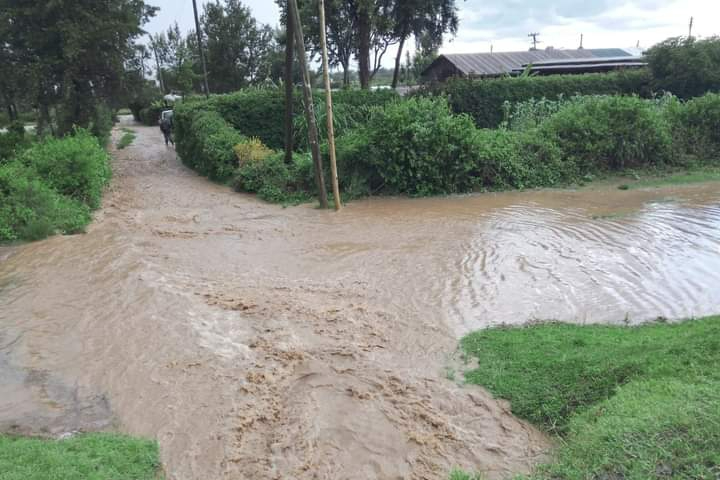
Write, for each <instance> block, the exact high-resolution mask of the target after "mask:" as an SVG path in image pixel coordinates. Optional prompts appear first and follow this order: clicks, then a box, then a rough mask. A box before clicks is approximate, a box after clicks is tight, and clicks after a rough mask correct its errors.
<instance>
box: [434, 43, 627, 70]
mask: <svg viewBox="0 0 720 480" xmlns="http://www.w3.org/2000/svg"><path fill="white" fill-rule="evenodd" d="M628 56H631V55H630V53H628V52H626V51H625V50H622V49H620V48H597V49H595V48H593V49H581V50H556V49H547V50H533V51H526V52H497V53H453V54H445V55H440V56H439V57H438V58H437V59H435V61H434V62H433V63H431V64H430V65H429V66H428V67H427V68H426V69H425V71H424V72H423V75H425V74H426V73H427V72H429V71H430V70H432V69H433V68H434V67H435V66H436V65H438V64H439V63H440V62H442V61H443V59H444V60H446V61H448V62H450V63H451V64H453V65H454V66H455V67H456V68H457V69H458V70H459V71H460V72H461V73H462V74H463V75H470V76H498V75H504V74H509V73H512V71H513V70H516V69H518V68H521V67H522V66H523V65H527V64H529V63H532V64H535V63H536V62H540V61H545V60H562V59H566V60H571V59H587V58H608V57H628Z"/></svg>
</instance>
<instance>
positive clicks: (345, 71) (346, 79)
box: [342, 62, 350, 87]
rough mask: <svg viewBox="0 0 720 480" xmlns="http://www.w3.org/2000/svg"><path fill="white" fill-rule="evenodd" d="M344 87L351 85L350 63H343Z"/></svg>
mask: <svg viewBox="0 0 720 480" xmlns="http://www.w3.org/2000/svg"><path fill="white" fill-rule="evenodd" d="M342 68H343V87H347V86H348V85H350V65H349V62H343V64H342Z"/></svg>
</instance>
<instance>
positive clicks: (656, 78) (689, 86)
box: [646, 37, 720, 99]
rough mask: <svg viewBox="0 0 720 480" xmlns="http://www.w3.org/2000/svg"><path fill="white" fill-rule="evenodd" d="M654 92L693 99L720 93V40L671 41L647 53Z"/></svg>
mask: <svg viewBox="0 0 720 480" xmlns="http://www.w3.org/2000/svg"><path fill="white" fill-rule="evenodd" d="M646 58H647V61H648V66H649V68H650V71H651V72H652V77H653V80H652V84H653V88H655V89H658V90H665V91H669V92H672V93H673V94H675V95H677V96H678V97H680V98H685V99H688V98H691V97H696V96H699V95H703V94H705V93H706V92H710V91H713V92H717V91H720V37H711V38H706V39H703V40H695V39H693V38H690V39H688V38H682V37H676V38H669V39H667V40H665V41H664V42H660V43H659V44H657V45H655V46H654V47H652V48H651V49H650V50H648V51H647V53H646Z"/></svg>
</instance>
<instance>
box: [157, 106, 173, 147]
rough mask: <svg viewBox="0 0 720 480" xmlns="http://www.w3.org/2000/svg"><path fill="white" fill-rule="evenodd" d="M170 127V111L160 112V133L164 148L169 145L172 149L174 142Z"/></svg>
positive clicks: (171, 124) (171, 123)
mask: <svg viewBox="0 0 720 480" xmlns="http://www.w3.org/2000/svg"><path fill="white" fill-rule="evenodd" d="M172 127H173V122H172V111H166V112H162V114H160V131H161V132H162V134H163V136H164V137H165V146H166V147H167V146H168V144H171V145H172V146H173V147H174V146H175V142H174V141H173V138H172Z"/></svg>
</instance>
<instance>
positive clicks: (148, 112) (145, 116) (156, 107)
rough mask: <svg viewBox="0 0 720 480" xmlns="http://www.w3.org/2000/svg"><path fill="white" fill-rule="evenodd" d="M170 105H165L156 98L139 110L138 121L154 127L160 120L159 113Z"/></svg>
mask: <svg viewBox="0 0 720 480" xmlns="http://www.w3.org/2000/svg"><path fill="white" fill-rule="evenodd" d="M168 108H170V107H167V106H165V104H164V103H163V102H162V100H156V101H154V102H152V103H151V104H150V105H148V106H147V107H145V108H143V109H141V110H140V112H139V116H140V121H141V122H142V123H143V124H144V125H147V126H149V127H155V126H157V125H158V122H159V121H160V114H161V113H162V112H163V110H167V109H168Z"/></svg>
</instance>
